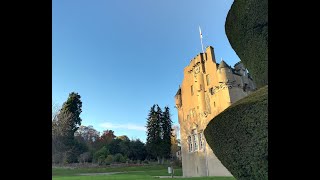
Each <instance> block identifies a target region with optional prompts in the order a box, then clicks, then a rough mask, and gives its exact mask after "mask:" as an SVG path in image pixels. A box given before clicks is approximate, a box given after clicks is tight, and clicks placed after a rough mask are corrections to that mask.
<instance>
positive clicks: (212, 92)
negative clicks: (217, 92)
mask: <svg viewBox="0 0 320 180" xmlns="http://www.w3.org/2000/svg"><path fill="white" fill-rule="evenodd" d="M209 92H210V94H211V95H213V94H214V91H213V87H212V88H210V89H209Z"/></svg>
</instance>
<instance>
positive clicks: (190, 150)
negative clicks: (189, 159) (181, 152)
mask: <svg viewBox="0 0 320 180" xmlns="http://www.w3.org/2000/svg"><path fill="white" fill-rule="evenodd" d="M188 146H189V152H192V143H191V136H188Z"/></svg>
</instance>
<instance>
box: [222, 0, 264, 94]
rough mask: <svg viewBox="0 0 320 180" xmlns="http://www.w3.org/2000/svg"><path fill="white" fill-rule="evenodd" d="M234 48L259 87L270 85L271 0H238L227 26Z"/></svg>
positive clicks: (228, 18)
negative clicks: (269, 1)
mask: <svg viewBox="0 0 320 180" xmlns="http://www.w3.org/2000/svg"><path fill="white" fill-rule="evenodd" d="M225 31H226V35H227V37H228V39H229V42H230V44H231V46H232V48H233V49H234V50H235V52H236V53H237V55H238V56H239V58H240V59H241V61H242V62H243V64H244V65H245V66H246V67H247V68H248V70H249V72H250V74H251V75H252V77H253V81H254V82H255V83H256V85H257V87H258V88H260V87H263V86H265V85H267V84H268V0H236V1H234V2H233V4H232V6H231V9H230V10H229V13H228V15H227V18H226V23H225Z"/></svg>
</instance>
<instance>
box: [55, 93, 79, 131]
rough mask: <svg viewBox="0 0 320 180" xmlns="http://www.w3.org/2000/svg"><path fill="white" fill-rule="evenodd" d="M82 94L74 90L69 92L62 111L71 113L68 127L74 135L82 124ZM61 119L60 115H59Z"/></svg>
mask: <svg viewBox="0 0 320 180" xmlns="http://www.w3.org/2000/svg"><path fill="white" fill-rule="evenodd" d="M80 98H81V96H80V95H79V94H78V93H75V92H72V93H70V94H69V97H68V100H67V101H66V102H65V103H64V104H63V105H62V109H61V112H62V113H66V112H67V113H71V114H72V116H71V118H69V119H67V120H68V122H67V124H68V126H69V127H68V129H67V131H70V134H72V136H73V135H74V133H75V132H76V131H77V130H78V128H79V126H80V125H81V121H82V120H81V118H80V113H81V112H82V102H81V100H80ZM58 119H59V116H58Z"/></svg>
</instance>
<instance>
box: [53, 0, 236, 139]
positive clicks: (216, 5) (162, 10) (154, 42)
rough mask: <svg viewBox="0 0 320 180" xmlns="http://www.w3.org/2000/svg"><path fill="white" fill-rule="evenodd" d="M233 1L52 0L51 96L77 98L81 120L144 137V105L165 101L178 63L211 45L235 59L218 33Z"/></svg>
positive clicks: (170, 102)
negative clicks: (70, 95)
mask: <svg viewBox="0 0 320 180" xmlns="http://www.w3.org/2000/svg"><path fill="white" fill-rule="evenodd" d="M232 2H233V0H95V1H89V0H53V1H52V101H53V103H56V104H59V105H62V104H63V102H65V101H66V100H67V98H68V95H69V93H71V92H73V91H74V92H78V93H79V94H80V96H81V100H82V113H81V115H80V117H81V118H82V125H85V126H88V125H93V127H94V128H95V129H96V130H98V131H100V132H102V131H103V130H106V129H111V130H113V131H114V132H115V135H116V136H120V135H127V136H128V137H129V138H130V139H131V138H139V139H140V140H142V141H143V142H145V141H146V132H145V127H144V126H145V125H146V118H147V115H148V112H149V110H150V107H151V106H152V105H153V104H159V106H160V107H161V108H163V109H164V106H169V108H170V110H171V114H172V121H173V123H174V124H175V125H178V116H177V110H176V109H175V108H174V106H175V102H174V95H175V94H176V92H177V90H178V87H179V84H180V83H181V82H182V79H183V69H184V67H185V66H187V65H188V64H189V62H190V60H191V59H192V58H193V57H195V56H196V55H197V54H198V53H200V52H201V43H200V38H199V29H198V26H199V25H200V26H201V29H202V34H203V44H204V47H206V46H209V45H211V46H213V47H214V50H215V55H216V59H217V61H218V62H220V59H221V58H223V59H224V60H225V61H226V62H227V63H228V64H229V65H232V66H233V65H234V64H235V63H236V62H238V61H239V58H238V56H237V55H236V53H235V52H234V50H233V49H232V48H231V46H230V43H229V41H228V39H227V37H226V35H225V28H224V24H225V19H226V16H227V13H228V11H229V9H230V7H231V4H232Z"/></svg>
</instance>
